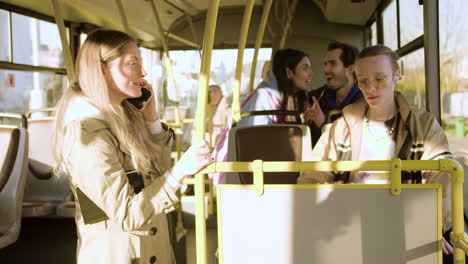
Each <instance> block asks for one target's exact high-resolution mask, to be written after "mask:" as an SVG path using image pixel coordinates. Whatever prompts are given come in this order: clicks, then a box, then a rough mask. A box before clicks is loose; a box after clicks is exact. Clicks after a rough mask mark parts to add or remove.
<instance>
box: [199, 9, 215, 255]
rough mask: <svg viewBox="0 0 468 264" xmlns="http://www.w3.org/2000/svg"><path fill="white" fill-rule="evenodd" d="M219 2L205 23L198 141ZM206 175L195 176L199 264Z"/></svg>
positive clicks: (201, 134)
mask: <svg viewBox="0 0 468 264" xmlns="http://www.w3.org/2000/svg"><path fill="white" fill-rule="evenodd" d="M218 7H219V0H211V1H210V2H209V6H208V13H207V18H206V23H205V33H204V40H203V53H202V63H201V67H200V79H199V81H198V97H197V115H196V117H195V121H196V124H195V125H196V131H195V136H196V140H197V141H201V140H203V139H205V119H206V103H207V99H208V98H207V94H208V81H209V78H210V67H211V53H212V50H213V43H214V34H215V29H216V20H217V17H218ZM204 178H205V175H204V174H197V175H195V208H196V212H195V234H196V249H197V264H206V263H207V260H208V259H207V250H206V222H205V182H204Z"/></svg>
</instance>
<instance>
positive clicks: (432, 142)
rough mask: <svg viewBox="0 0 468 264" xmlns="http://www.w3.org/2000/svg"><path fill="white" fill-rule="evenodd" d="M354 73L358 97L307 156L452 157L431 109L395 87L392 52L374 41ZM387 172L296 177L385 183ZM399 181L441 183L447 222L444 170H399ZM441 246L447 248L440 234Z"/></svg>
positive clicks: (448, 221) (305, 180)
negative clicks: (410, 102)
mask: <svg viewBox="0 0 468 264" xmlns="http://www.w3.org/2000/svg"><path fill="white" fill-rule="evenodd" d="M356 74H357V79H358V83H359V87H360V89H361V90H362V92H363V94H364V98H362V99H360V100H358V101H357V102H356V103H353V104H351V105H349V106H347V107H345V108H344V109H343V116H342V117H341V118H339V119H337V120H336V121H335V122H333V124H332V125H331V126H330V127H329V128H327V129H326V131H325V132H324V134H323V135H322V136H321V137H320V139H319V141H318V143H317V145H316V146H315V148H314V150H313V151H312V160H315V161H321V160H333V161H335V160H389V159H392V158H399V159H402V160H437V159H444V158H452V154H451V153H450V151H449V149H448V143H447V137H446V136H445V134H444V132H443V130H442V128H441V127H440V125H439V123H437V120H436V119H435V118H434V116H433V115H432V114H431V113H428V112H425V111H420V110H414V109H411V108H410V106H409V105H408V103H407V101H406V99H405V98H404V97H403V95H402V94H401V93H399V92H397V91H395V88H396V85H397V82H398V80H399V79H400V69H399V67H398V63H397V56H396V54H395V53H394V52H393V51H392V50H391V49H390V48H388V47H386V46H383V45H376V46H371V47H367V48H365V49H364V50H362V51H361V53H360V54H359V55H358V57H357V61H356ZM389 181H390V180H389V173H388V172H365V171H357V172H351V173H350V172H337V173H333V172H307V173H304V174H303V175H301V176H300V177H299V179H298V183H301V184H304V183H374V184H375V183H380V184H388V183H389ZM402 182H403V183H442V186H443V194H442V197H443V206H442V208H443V230H444V231H448V230H449V229H450V227H451V213H450V211H451V207H450V183H449V179H448V176H447V173H445V172H438V171H423V172H421V171H418V172H402ZM443 252H444V253H445V254H449V253H453V249H452V248H451V246H450V244H448V243H447V241H446V240H445V239H444V243H443Z"/></svg>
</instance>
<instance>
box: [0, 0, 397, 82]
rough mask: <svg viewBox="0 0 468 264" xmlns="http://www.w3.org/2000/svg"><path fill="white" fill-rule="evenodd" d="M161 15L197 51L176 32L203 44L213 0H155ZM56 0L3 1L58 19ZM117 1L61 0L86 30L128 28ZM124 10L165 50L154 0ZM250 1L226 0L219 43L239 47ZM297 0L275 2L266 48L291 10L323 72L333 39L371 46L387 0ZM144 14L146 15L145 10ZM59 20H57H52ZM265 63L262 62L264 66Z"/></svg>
mask: <svg viewBox="0 0 468 264" xmlns="http://www.w3.org/2000/svg"><path fill="white" fill-rule="evenodd" d="M153 1H154V3H155V6H156V9H157V10H158V15H159V16H160V20H161V24H162V28H163V29H164V31H165V32H164V34H165V36H164V37H166V38H167V39H168V46H169V49H170V50H191V49H195V48H194V46H190V45H187V44H185V43H182V42H180V41H178V40H176V39H173V38H171V37H167V35H168V33H170V34H169V35H175V36H176V37H177V36H178V37H182V38H183V39H185V40H188V41H190V42H191V43H192V44H198V45H200V46H202V44H203V43H202V40H203V32H204V26H205V18H206V13H207V8H208V3H209V1H200V0H198V1H188V0H179V1H171V0H153ZM50 2H51V1H50V0H36V1H28V0H2V1H0V5H1V4H2V3H6V4H10V5H12V6H15V7H20V8H21V9H26V10H32V11H34V12H35V13H38V14H41V15H45V16H48V17H49V20H52V19H53V17H54V12H53V9H52V7H51V3H50ZM117 2H118V0H116V1H106V0H99V1H92V0H78V1H59V3H60V5H61V9H62V12H63V18H64V20H65V21H67V22H72V23H78V25H79V27H80V30H81V31H82V32H84V33H86V31H89V30H92V29H94V28H96V27H104V28H109V29H116V30H124V25H123V23H122V19H121V16H120V15H119V8H118V4H117ZM121 2H122V6H123V10H124V15H125V18H126V21H127V24H128V28H129V32H130V34H131V35H133V36H134V37H136V38H137V39H139V40H140V41H141V45H142V46H143V47H147V48H150V49H155V50H162V49H163V47H162V44H161V38H162V36H161V34H160V32H159V31H158V28H157V26H156V25H157V22H156V19H155V17H154V15H153V13H152V11H151V5H150V2H149V1H148V0H139V2H138V4H135V2H134V1H130V0H121ZM246 2H247V1H245V0H221V1H220V5H219V11H218V16H219V17H218V21H217V25H216V31H215V41H214V44H215V46H214V48H237V45H238V41H239V40H238V36H239V33H240V25H241V23H242V16H243V12H244V7H245V4H246ZM264 2H265V1H262V0H256V1H255V6H254V11H253V13H252V18H251V23H250V27H249V33H248V37H247V43H246V47H247V48H249V47H253V46H254V44H255V38H256V34H257V29H258V26H259V22H260V17H261V14H262V8H263V5H264ZM290 2H291V1H273V6H272V9H271V11H270V15H269V18H268V24H267V28H266V30H265V36H264V39H263V42H262V46H263V47H272V48H273V50H275V49H278V48H279V47H278V44H279V42H280V39H281V37H282V34H283V30H284V25H285V23H286V22H287V19H288V15H289V14H288V13H290V14H291V15H292V16H293V19H292V23H291V28H290V30H289V31H288V33H287V47H290V48H296V49H301V50H304V51H306V52H307V53H309V55H310V56H311V58H312V60H311V63H312V65H311V66H312V70H313V71H314V72H316V73H317V72H321V68H322V54H324V53H325V51H326V47H327V44H328V43H329V42H330V41H333V40H336V41H343V42H347V43H350V44H353V45H356V46H357V47H358V48H362V47H364V46H365V45H366V36H367V33H366V30H368V27H367V23H368V21H369V20H370V19H371V18H372V16H373V15H374V13H375V10H376V9H377V8H378V7H379V6H380V5H382V3H385V2H388V1H387V0H369V1H360V2H355V1H351V0H350V1H340V0H328V1H321V0H299V1H298V3H297V8H296V9H295V10H294V11H293V10H292V8H291V3H290ZM142 14H143V15H142ZM52 21H53V20H52ZM259 66H260V67H261V66H262V65H259ZM323 81H324V77H323V76H321V75H320V74H316V75H315V76H314V78H313V80H312V86H313V87H318V86H319V84H321V83H323Z"/></svg>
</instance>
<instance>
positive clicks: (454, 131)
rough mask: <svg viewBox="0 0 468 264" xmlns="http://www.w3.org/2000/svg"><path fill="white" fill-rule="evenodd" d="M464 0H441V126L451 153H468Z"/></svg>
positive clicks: (467, 37)
mask: <svg viewBox="0 0 468 264" xmlns="http://www.w3.org/2000/svg"><path fill="white" fill-rule="evenodd" d="M466 4H467V3H466V1H465V0H453V1H439V28H440V29H439V58H440V93H441V94H440V98H441V106H442V127H443V129H444V131H445V133H446V134H447V136H448V138H449V143H450V147H451V150H452V152H454V153H455V154H456V153H459V152H464V153H467V151H468V149H467V147H468V146H467V145H466V143H463V142H466V135H467V134H468V104H467V103H466V101H467V100H468V34H467V32H468V17H467V16H466V14H465V12H464V11H465V10H466ZM465 155H466V154H465Z"/></svg>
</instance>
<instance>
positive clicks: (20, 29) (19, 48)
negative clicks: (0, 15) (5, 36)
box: [12, 13, 68, 68]
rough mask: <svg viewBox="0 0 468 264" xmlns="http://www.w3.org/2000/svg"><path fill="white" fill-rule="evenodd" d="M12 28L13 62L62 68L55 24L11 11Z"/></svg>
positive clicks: (61, 55) (60, 45)
mask: <svg viewBox="0 0 468 264" xmlns="http://www.w3.org/2000/svg"><path fill="white" fill-rule="evenodd" d="M12 30H13V62H14V63H20V64H28V65H35V66H46V67H54V68H64V65H65V64H64V60H63V52H62V44H61V42H60V36H59V33H58V28H57V26H56V25H55V24H53V23H49V22H46V21H43V20H38V19H35V18H31V17H27V16H23V15H19V14H16V13H12ZM67 35H68V34H67Z"/></svg>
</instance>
